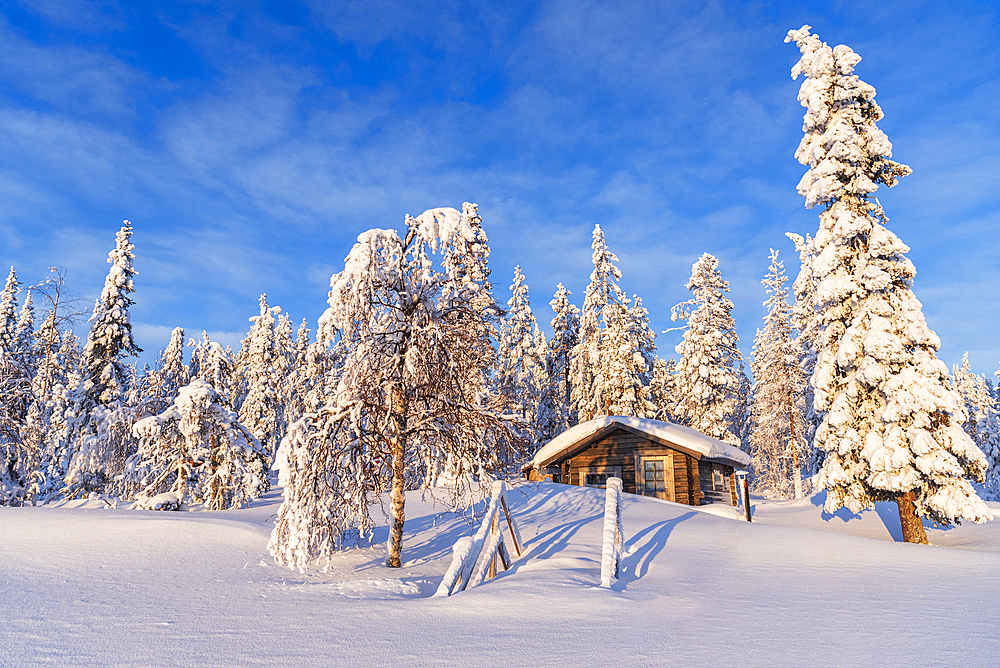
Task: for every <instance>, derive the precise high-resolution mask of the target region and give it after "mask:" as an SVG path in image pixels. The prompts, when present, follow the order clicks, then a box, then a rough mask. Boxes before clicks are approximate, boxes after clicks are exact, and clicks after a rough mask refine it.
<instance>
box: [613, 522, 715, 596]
mask: <svg viewBox="0 0 1000 668" xmlns="http://www.w3.org/2000/svg"><path fill="white" fill-rule="evenodd" d="M697 514H698V513H696V512H695V511H693V510H692V511H690V512H687V513H684V514H683V515H681V516H679V517H675V518H673V519H672V520H664V521H662V522H658V523H656V524H653V525H651V526H648V527H646V528H645V529H643V530H642V531H640V532H639V533H637V534H636V535H634V536H632V538H630V539H629V540H627V541H626V542H625V544H624V545H622V553H623V554H628V556H627V557H625V558H624V559H622V561H621V566H620V569H621V572H620V576H619V578H618V583H617V584H616V585H614V586H613V587H612V589H616V590H619V591H621V590H623V589H625V588H627V587H628V584H629V583H630V582H635V581H636V580H638V579H639V578H641V577H643V576H645V575H646V573H648V572H649V568H650V566H651V565H652V563H653V559H655V558H656V556H657V555H658V554H660V552H661V551H662V550H663V548H664V547H666V545H667V538H669V537H670V533H671V532H672V531H673V530H674V527H676V526H677V525H678V524H680V523H681V522H683V521H685V520H688V519H691V518H692V517H695V516H696V515H697ZM643 541H645V542H643ZM640 543H642V544H641V545H640ZM629 552H631V554H629Z"/></svg>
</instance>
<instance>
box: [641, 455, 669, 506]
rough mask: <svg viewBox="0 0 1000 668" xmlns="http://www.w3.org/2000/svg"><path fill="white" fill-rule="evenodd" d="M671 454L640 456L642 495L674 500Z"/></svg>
mask: <svg viewBox="0 0 1000 668" xmlns="http://www.w3.org/2000/svg"><path fill="white" fill-rule="evenodd" d="M672 459H673V458H672V457H670V455H666V456H659V457H640V458H639V466H640V477H639V480H641V481H642V492H641V493H642V495H643V496H655V497H656V498H658V499H666V500H667V501H673V500H674V494H673V491H674V475H673V474H674V471H673V466H672V464H673V461H672Z"/></svg>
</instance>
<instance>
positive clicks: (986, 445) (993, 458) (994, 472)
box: [952, 353, 1000, 501]
mask: <svg viewBox="0 0 1000 668" xmlns="http://www.w3.org/2000/svg"><path fill="white" fill-rule="evenodd" d="M952 388H953V389H954V390H955V392H957V393H958V396H959V397H961V398H962V402H963V403H964V404H965V411H966V413H967V414H968V416H969V418H968V419H967V420H966V421H965V425H963V426H964V429H965V433H967V434H968V435H969V437H970V438H971V439H972V441H973V442H974V443H975V444H976V445H977V446H978V447H979V449H980V450H982V451H983V454H984V455H986V462H987V467H986V475H985V479H984V480H983V487H984V489H985V491H986V498H987V499H988V500H990V501H1000V406H998V403H997V400H996V397H995V396H993V391H992V388H991V387H990V384H989V383H988V382H987V381H986V377H985V376H980V375H978V374H976V373H973V372H972V368H971V367H970V366H969V353H965V355H963V356H962V366H955V367H954V369H953V371H952Z"/></svg>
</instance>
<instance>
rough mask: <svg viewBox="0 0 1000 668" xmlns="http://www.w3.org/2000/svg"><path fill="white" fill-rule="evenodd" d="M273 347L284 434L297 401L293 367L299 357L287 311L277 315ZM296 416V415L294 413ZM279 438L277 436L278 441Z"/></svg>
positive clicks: (282, 432) (297, 389)
mask: <svg viewBox="0 0 1000 668" xmlns="http://www.w3.org/2000/svg"><path fill="white" fill-rule="evenodd" d="M274 348H275V362H274V366H275V373H276V375H277V378H278V379H279V381H280V384H279V386H278V400H279V401H280V403H281V406H280V408H279V413H280V415H281V436H284V434H285V430H286V429H287V425H288V424H289V422H290V420H289V417H291V413H292V412H294V409H293V408H292V409H290V407H293V406H296V405H297V404H298V403H299V402H298V397H297V393H298V391H299V388H298V386H297V385H296V382H295V381H296V379H295V368H296V365H297V364H298V359H299V347H298V342H297V341H296V340H295V339H294V338H293V337H292V319H291V318H290V317H289V315H288V314H287V313H282V314H280V315H279V316H278V320H277V323H276V324H275V328H274ZM295 417H296V418H298V415H295ZM280 440H281V438H280V437H279V438H278V441H280Z"/></svg>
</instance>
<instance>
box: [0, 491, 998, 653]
mask: <svg viewBox="0 0 1000 668" xmlns="http://www.w3.org/2000/svg"><path fill="white" fill-rule="evenodd" d="M624 496H625V504H624V524H625V533H626V543H625V554H626V556H625V558H624V569H623V573H622V578H621V579H620V580H619V581H618V583H617V584H616V585H615V586H614V587H613V589H612V590H611V591H608V590H606V589H600V588H598V587H597V585H598V583H599V581H600V558H601V544H600V536H601V526H602V512H603V507H604V495H603V491H599V490H591V489H583V488H579V487H569V486H565V485H558V484H552V483H542V484H538V485H536V484H534V483H532V484H530V485H523V486H521V487H518V488H517V490H515V491H513V492H511V493H510V497H509V498H510V501H511V505H512V511H513V514H514V516H515V518H516V520H517V522H518V523H519V525H520V529H521V534H522V537H523V539H524V541H525V544H526V546H525V547H526V554H525V555H524V556H523V557H521V558H519V559H515V564H514V567H513V568H512V569H511V570H510V571H507V572H505V573H502V574H501V575H500V576H499V577H497V578H496V579H495V580H492V581H488V582H486V583H485V584H484V585H482V586H481V587H478V588H476V589H472V590H469V591H466V592H463V593H459V594H456V595H455V596H452V597H451V598H429V596H430V595H431V594H432V593H433V592H434V590H435V588H436V587H437V584H438V583H439V582H440V580H441V578H442V576H443V574H444V572H445V570H446V569H447V567H448V564H449V562H450V558H451V546H452V544H453V543H454V542H455V540H457V538H459V537H460V536H461V535H467V534H468V533H470V532H471V528H470V525H469V524H468V523H467V522H466V521H465V520H464V519H462V518H461V517H458V516H456V515H454V514H447V513H444V508H443V507H442V506H441V505H440V504H439V505H434V504H433V503H431V502H430V500H429V499H428V500H427V501H421V499H420V495H419V494H411V495H409V496H408V499H407V506H406V509H407V516H408V519H407V530H406V535H405V543H404V555H403V557H404V560H405V566H404V568H402V569H398V570H390V569H388V568H385V567H384V566H382V565H381V562H382V559H383V558H384V555H385V549H384V546H383V543H384V540H385V538H386V531H387V530H386V529H385V528H384V527H383V528H382V529H381V530H380V531H379V532H378V533H377V534H376V547H371V548H362V549H353V550H349V551H346V552H344V553H342V555H341V556H339V557H338V559H337V561H336V563H335V564H334V566H333V567H332V568H331V569H330V572H329V573H326V574H324V573H321V572H309V573H307V574H305V575H302V574H299V573H296V572H291V571H289V570H287V569H284V568H279V567H277V566H275V565H274V563H273V562H272V560H271V559H270V557H269V556H268V555H267V552H266V550H265V545H266V543H267V539H268V535H269V533H270V523H271V521H272V518H273V515H274V513H275V511H276V510H277V504H278V503H279V501H280V497H279V496H278V493H277V492H272V493H271V494H270V495H268V496H267V497H265V498H264V499H261V500H259V501H257V502H255V503H254V505H253V506H252V507H251V508H249V509H246V510H241V511H218V512H154V511H130V510H125V509H124V508H120V509H115V510H113V509H107V508H104V507H103V506H104V504H103V503H101V502H95V501H89V502H76V503H75V504H67V505H64V506H63V507H60V508H51V507H45V508H0V563H2V565H0V619H2V620H3V622H2V623H0V665H3V666H45V665H54V666H227V667H228V666H341V665H350V666H375V665H389V664H393V665H399V666H455V665H460V666H463V667H470V666H503V665H514V666H521V665H538V666H607V665H628V666H654V665H656V666H661V665H662V666H693V665H740V666H871V665H879V664H881V665H907V664H908V665H914V666H995V665H997V664H998V661H1000V659H998V656H1000V639H998V628H997V626H998V620H1000V521H995V522H991V523H988V524H985V525H962V526H960V527H956V528H953V529H951V530H947V531H942V530H938V529H933V528H931V529H929V530H928V536H929V538H930V540H931V542H932V543H933V544H934V546H931V547H926V546H917V545H907V544H903V543H899V542H893V540H894V539H895V540H898V539H899V528H898V520H897V518H896V517H895V515H894V513H893V512H892V508H893V507H892V506H890V505H885V506H884V507H883V506H881V505H880V507H879V510H878V511H877V512H868V513H864V514H863V515H862V516H861V517H860V518H853V519H848V518H847V516H846V515H844V516H840V515H838V516H830V515H824V514H823V511H822V497H821V496H816V497H813V498H811V499H806V500H803V501H799V502H768V501H765V500H762V499H755V500H754V505H755V516H754V522H753V523H752V524H747V523H746V522H741V521H736V520H733V519H729V518H727V517H722V516H719V515H717V514H712V513H709V512H701V509H694V508H691V507H688V506H682V505H677V504H673V503H669V502H665V501H657V500H653V499H645V498H639V497H635V496H631V495H627V494H626V495H624ZM70 506H76V507H70ZM991 508H992V509H993V511H994V513H995V514H996V515H1000V505H998V504H991Z"/></svg>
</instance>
